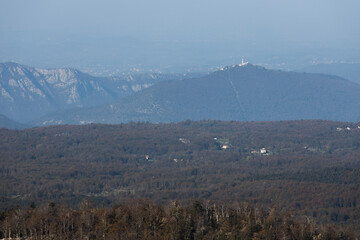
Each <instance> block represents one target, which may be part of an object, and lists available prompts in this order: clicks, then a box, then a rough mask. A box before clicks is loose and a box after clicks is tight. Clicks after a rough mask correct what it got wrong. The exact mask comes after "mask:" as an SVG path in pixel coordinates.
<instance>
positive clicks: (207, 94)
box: [35, 64, 360, 125]
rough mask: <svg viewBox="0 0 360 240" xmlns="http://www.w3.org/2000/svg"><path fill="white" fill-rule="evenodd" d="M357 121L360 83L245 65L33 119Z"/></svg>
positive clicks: (78, 121) (47, 121)
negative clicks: (96, 105)
mask: <svg viewBox="0 0 360 240" xmlns="http://www.w3.org/2000/svg"><path fill="white" fill-rule="evenodd" d="M187 119H190V120H202V119H214V120H237V121H274V120H296V119H326V120H339V121H359V120H360V85H358V84H355V83H353V82H350V81H348V80H345V79H343V78H340V77H337V76H331V75H324V74H310V73H296V72H283V71H276V70H268V69H265V68H263V67H260V66H255V65H251V64H247V65H244V66H239V65H234V66H232V67H226V68H223V69H221V70H219V71H216V72H214V73H212V74H209V75H207V76H204V77H201V78H196V79H184V80H181V81H171V82H161V83H159V84H156V85H154V86H152V87H150V88H147V89H145V90H143V91H142V92H141V93H136V94H134V95H132V96H129V97H126V98H123V99H120V100H119V101H117V102H115V103H112V104H109V105H104V106H100V107H93V108H83V109H72V110H69V111H64V112H61V113H57V114H53V115H49V116H47V117H45V118H41V119H39V120H37V121H36V122H35V123H36V124H37V125H48V124H54V123H68V124H82V123H90V122H96V123H122V122H130V121H142V122H145V121H149V122H177V121H183V120H187Z"/></svg>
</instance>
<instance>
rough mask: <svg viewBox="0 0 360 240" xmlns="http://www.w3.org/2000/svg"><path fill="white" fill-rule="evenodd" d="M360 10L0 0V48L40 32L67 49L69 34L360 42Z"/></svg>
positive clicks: (311, 1)
mask: <svg viewBox="0 0 360 240" xmlns="http://www.w3.org/2000/svg"><path fill="white" fill-rule="evenodd" d="M359 9H360V1H359V0H341V1H340V0H337V1H335V0H248V1H241V0H222V1H215V0H191V1H190V0H103V1H94V0H61V1H59V0H0V36H1V38H2V41H1V44H2V46H0V53H3V55H4V56H5V55H6V56H8V55H9V50H8V51H6V49H4V48H7V49H11V47H14V46H13V45H11V44H12V43H13V44H19V43H18V42H16V41H15V42H14V39H19V38H22V39H21V43H22V44H23V46H27V45H29V46H31V45H32V44H34V43H33V42H34V41H35V42H36V41H40V40H39V39H41V38H46V39H47V40H53V41H55V40H57V41H58V44H62V47H65V48H66V47H67V45H68V44H69V42H71V41H72V38H73V37H74V36H75V35H76V41H87V40H86V39H89V38H92V37H93V36H94V35H97V36H106V38H111V37H112V36H116V37H127V38H128V39H134V40H141V41H167V42H175V43H176V42H195V43H196V42H203V41H207V42H216V43H219V44H221V43H224V44H227V41H233V42H238V43H239V44H242V45H244V46H245V45H247V44H248V45H249V47H250V45H257V46H259V48H262V47H263V48H266V49H270V48H272V47H273V48H276V47H278V46H282V45H288V46H294V47H296V46H324V47H329V48H343V47H347V48H360V27H359V25H360V14H359ZM54 38H55V39H54ZM74 38H75V37H74ZM81 38H83V39H82V40H79V39H81ZM64 39H65V40H66V41H67V42H65V40H64ZM6 40H8V41H6ZM32 41H33V42H32ZM74 41H75V40H74ZM111 44H112V43H111V41H110V43H108V46H107V47H111ZM113 44H114V46H115V45H116V44H115V43H113ZM228 47H230V48H231V46H228ZM234 47H235V46H234ZM2 48H3V49H2ZM114 48H116V47H114ZM245 48H246V46H245ZM59 49H60V48H59ZM99 51H101V49H99ZM209 51H211V50H210V49H209ZM0 60H2V59H0Z"/></svg>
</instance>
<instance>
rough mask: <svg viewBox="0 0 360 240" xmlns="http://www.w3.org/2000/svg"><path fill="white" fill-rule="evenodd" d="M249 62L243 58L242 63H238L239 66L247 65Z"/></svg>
mask: <svg viewBox="0 0 360 240" xmlns="http://www.w3.org/2000/svg"><path fill="white" fill-rule="evenodd" d="M248 63H249V62H244V59H243V58H242V59H241V63H239V64H238V66H239V67H242V66H245V65H247V64H248Z"/></svg>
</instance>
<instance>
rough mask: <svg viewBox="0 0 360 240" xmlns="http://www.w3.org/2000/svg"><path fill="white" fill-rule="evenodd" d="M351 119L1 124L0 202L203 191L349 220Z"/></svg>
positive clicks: (358, 160) (354, 199) (353, 182)
mask: <svg viewBox="0 0 360 240" xmlns="http://www.w3.org/2000/svg"><path fill="white" fill-rule="evenodd" d="M359 125H360V124H356V123H342V122H331V121H282V122H247V123H240V122H220V121H201V122H191V121H185V122H181V123H177V124H174V123H172V124H149V123H130V124H121V125H97V124H92V125H84V126H53V127H46V128H33V129H26V130H7V129H1V130H0V180H1V181H0V184H1V188H0V196H1V208H2V209H9V208H10V207H15V206H16V205H20V206H30V204H31V202H34V203H35V204H36V205H41V204H48V203H49V202H51V201H53V202H58V203H65V204H70V205H72V206H78V204H79V203H81V202H82V201H83V200H84V199H88V200H91V201H93V202H94V204H96V205H98V204H102V205H104V206H107V205H111V204H113V203H117V202H127V201H128V200H131V199H143V198H148V199H151V200H152V201H154V202H155V203H167V202H168V201H171V200H178V201H181V202H183V203H188V202H191V201H193V200H194V199H200V200H201V199H203V200H212V201H225V202H227V203H229V204H230V203H236V202H248V203H253V204H260V205H262V206H276V207H278V208H279V209H283V210H284V209H285V210H286V211H290V212H292V213H293V214H295V215H296V216H302V215H306V216H308V217H311V218H314V219H315V220H316V221H317V222H321V223H336V224H338V225H344V226H353V227H354V228H355V227H358V222H359V221H360V211H359V210H360V209H359V206H360V205H359V204H360V188H359V183H360V129H359Z"/></svg>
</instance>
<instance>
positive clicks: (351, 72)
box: [299, 63, 360, 84]
mask: <svg viewBox="0 0 360 240" xmlns="http://www.w3.org/2000/svg"><path fill="white" fill-rule="evenodd" d="M299 71H302V72H308V73H323V74H331V75H337V76H339V77H342V78H345V79H348V80H350V81H352V82H355V83H358V84H360V63H329V64H325V63H324V64H316V65H313V66H309V67H306V68H303V69H300V70H299Z"/></svg>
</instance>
